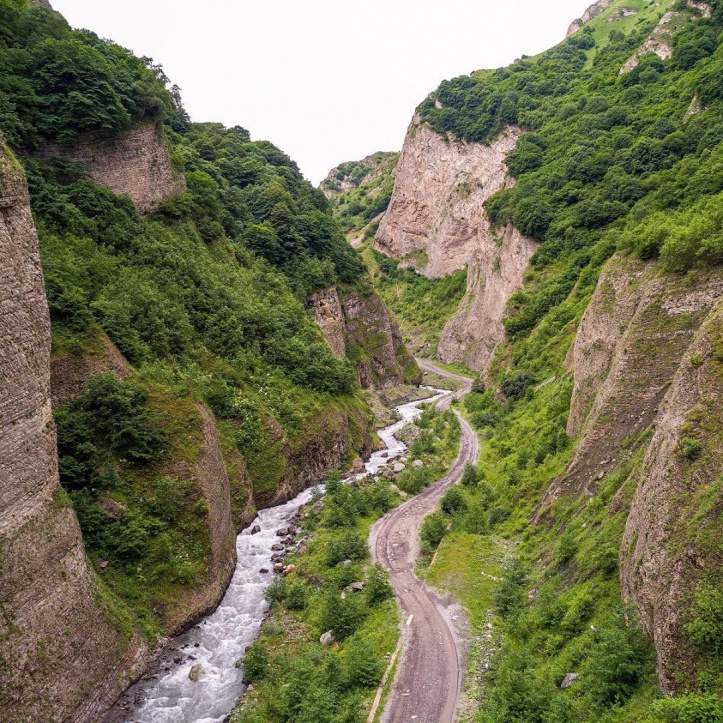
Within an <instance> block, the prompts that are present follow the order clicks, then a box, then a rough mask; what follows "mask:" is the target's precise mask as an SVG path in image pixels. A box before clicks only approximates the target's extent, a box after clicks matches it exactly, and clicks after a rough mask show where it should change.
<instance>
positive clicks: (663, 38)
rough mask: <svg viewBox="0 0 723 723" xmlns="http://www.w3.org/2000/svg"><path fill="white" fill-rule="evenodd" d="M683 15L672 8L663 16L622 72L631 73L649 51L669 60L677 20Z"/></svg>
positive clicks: (671, 53)
mask: <svg viewBox="0 0 723 723" xmlns="http://www.w3.org/2000/svg"><path fill="white" fill-rule="evenodd" d="M680 17H681V13H679V12H676V11H675V10H670V11H668V12H667V13H665V15H663V17H662V18H660V22H659V23H658V25H657V26H656V27H655V29H654V30H653V32H652V33H651V34H650V37H649V38H648V39H647V40H646V41H645V42H644V43H643V44H642V45H641V46H640V47H639V48H638V49H637V50H636V51H635V53H634V54H633V55H632V57H631V58H630V59H629V60H628V61H627V62H626V63H625V65H623V67H622V68H621V69H620V74H621V75H623V74H625V73H629V72H630V71H631V70H633V69H634V68H635V67H636V66H637V65H638V63H639V62H640V59H641V58H642V57H643V56H644V55H647V54H648V53H655V54H656V55H657V56H658V57H659V58H660V59H661V60H668V59H669V58H671V57H672V55H673V35H674V34H675V31H676V30H677V29H678V27H677V24H676V22H675V21H676V20H677V19H678V18H680Z"/></svg>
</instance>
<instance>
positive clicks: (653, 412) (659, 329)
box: [542, 256, 723, 692]
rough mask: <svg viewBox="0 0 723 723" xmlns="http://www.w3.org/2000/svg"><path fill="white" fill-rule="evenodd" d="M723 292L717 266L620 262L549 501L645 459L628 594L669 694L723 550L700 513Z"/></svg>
mask: <svg viewBox="0 0 723 723" xmlns="http://www.w3.org/2000/svg"><path fill="white" fill-rule="evenodd" d="M721 297H723V278H722V277H721V275H720V273H719V272H716V271H709V272H702V271H701V272H696V273H695V274H691V275H688V276H685V277H681V276H673V275H669V274H663V273H661V271H660V269H659V267H658V266H657V265H656V264H654V263H645V262H642V261H638V260H634V259H631V258H628V257H622V256H616V257H614V258H613V259H611V260H610V261H609V262H608V264H607V265H606V267H605V270H604V272H603V273H602V275H601V277H600V279H599V282H598V285H597V288H596V291H595V294H594V296H593V298H592V300H591V302H590V304H589V306H588V307H587V310H586V312H585V314H584V316H583V318H582V321H581V323H580V326H579V329H578V332H577V336H576V340H575V343H574V346H573V348H572V350H571V353H570V355H569V356H568V365H570V366H572V367H573V371H574V391H573V396H572V402H571V407H570V416H569V421H568V433H569V434H570V435H572V436H575V435H579V437H580V440H579V444H578V446H577V449H576V450H575V453H574V454H573V457H572V460H571V462H570V464H569V466H568V468H567V470H566V472H565V474H564V475H562V476H561V477H560V478H558V479H557V480H555V481H554V482H553V484H552V485H551V486H550V488H549V489H548V491H547V493H546V495H545V498H544V499H543V503H542V509H543V510H544V509H545V508H546V507H547V506H549V505H551V504H552V503H554V501H555V500H556V499H558V498H559V497H560V496H561V495H563V494H583V493H584V494H585V495H588V496H594V495H595V494H596V490H597V485H598V483H599V482H600V481H601V480H603V479H605V478H606V476H607V475H609V474H612V473H615V472H617V471H619V470H620V469H624V468H625V467H624V466H623V465H624V464H625V463H630V462H631V461H632V460H633V459H634V458H635V457H636V455H641V454H644V457H643V460H642V464H641V465H640V466H638V467H634V468H633V472H632V476H631V478H630V479H629V480H628V482H626V483H625V484H624V485H623V487H621V489H620V491H619V492H618V494H617V497H616V498H615V499H614V500H613V502H612V510H613V511H614V512H618V511H623V512H625V513H626V514H627V523H626V528H625V535H624V537H623V540H622V544H621V547H620V559H621V583H622V588H623V594H624V596H625V597H626V598H627V599H629V600H632V601H634V602H635V603H636V605H637V607H638V609H639V610H640V612H641V616H642V620H643V624H644V626H645V628H646V630H647V631H648V633H649V634H650V635H651V637H652V638H653V640H654V642H655V647H656V650H657V653H658V661H659V673H660V678H661V685H662V686H663V689H664V690H666V691H668V692H674V691H675V689H676V687H677V685H678V684H679V683H680V681H681V675H682V674H683V673H682V672H681V671H685V669H686V667H689V666H688V662H686V660H689V656H690V650H689V649H688V648H686V645H685V644H684V639H683V636H682V632H681V626H682V624H683V622H685V620H684V619H683V617H682V613H681V611H682V610H684V609H685V608H686V605H687V603H686V605H684V604H683V602H684V598H686V597H687V598H688V600H689V598H690V596H691V594H692V588H693V585H694V582H695V581H696V580H697V579H698V578H699V577H700V575H701V570H703V569H705V568H706V566H707V564H708V562H709V561H710V560H709V558H710V557H711V555H714V554H717V553H715V552H713V551H712V550H711V549H710V546H708V547H706V540H707V538H706V536H705V533H702V534H701V533H700V531H698V530H697V529H696V528H695V526H691V525H690V520H691V519H693V518H695V516H696V514H697V513H698V511H699V509H698V507H697V505H700V504H701V499H702V498H703V496H704V495H705V493H706V490H709V489H710V488H711V486H712V485H713V484H714V483H715V481H716V480H717V479H718V478H719V477H720V474H721V472H722V471H723V465H721V461H720V455H719V454H717V452H716V451H715V450H717V449H718V445H719V444H720V440H721V430H722V429H723V420H722V419H721V414H720V410H719V400H720V394H721V391H722V389H721V369H720V344H721V339H722V338H723V334H722V332H723V316H722V315H723V309H722V308H721V301H720V299H721ZM686 439H689V440H692V441H690V442H688V444H689V445H692V446H690V449H693V450H694V454H691V453H690V451H689V452H688V455H689V457H691V458H690V459H689V458H687V457H686V451H685V450H686V441H685V440H686ZM698 445H700V448H699V447H698ZM698 455H700V459H699V458H698Z"/></svg>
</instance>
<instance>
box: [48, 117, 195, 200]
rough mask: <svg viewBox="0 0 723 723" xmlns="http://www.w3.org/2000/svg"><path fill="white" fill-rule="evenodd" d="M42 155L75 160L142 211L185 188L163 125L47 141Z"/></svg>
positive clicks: (139, 124)
mask: <svg viewBox="0 0 723 723" xmlns="http://www.w3.org/2000/svg"><path fill="white" fill-rule="evenodd" d="M42 156H43V157H45V158H51V157H53V156H57V157H60V158H65V159H67V160H70V161H73V162H74V163H77V164H78V165H79V166H81V167H82V168H84V169H85V170H86V171H87V173H88V175H90V177H91V178H92V179H93V180H94V181H96V182H97V183H100V184H101V185H103V186H107V187H108V188H110V189H111V190H112V191H114V192H115V193H117V194H119V195H125V196H128V197H130V199H131V200H132V201H133V203H135V205H136V207H137V208H138V210H139V211H140V212H141V213H146V212H148V211H150V210H152V209H153V208H155V207H156V206H157V205H158V204H159V203H160V202H161V201H162V200H163V199H164V198H167V197H172V196H177V195H179V194H181V193H183V192H184V190H185V181H184V179H183V175H182V174H181V173H179V172H178V171H176V170H175V169H174V168H173V164H172V162H171V153H170V150H169V147H168V142H167V140H166V137H165V134H164V132H163V127H162V126H161V125H159V124H158V123H155V122H150V121H149V122H145V123H138V124H137V125H135V126H134V127H133V128H131V129H130V130H128V131H125V132H124V133H123V134H122V135H121V136H119V137H114V136H109V135H108V134H107V133H103V132H94V133H85V134H83V135H81V136H79V137H78V138H76V139H74V140H72V141H65V142H55V143H47V144H46V145H45V146H44V147H43V149H42Z"/></svg>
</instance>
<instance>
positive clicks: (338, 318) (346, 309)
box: [307, 286, 421, 389]
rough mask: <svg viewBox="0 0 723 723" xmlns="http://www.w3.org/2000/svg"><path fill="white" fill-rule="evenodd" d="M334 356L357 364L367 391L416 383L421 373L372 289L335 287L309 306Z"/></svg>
mask: <svg viewBox="0 0 723 723" xmlns="http://www.w3.org/2000/svg"><path fill="white" fill-rule="evenodd" d="M307 306H308V308H309V309H310V310H311V312H312V313H313V316H314V320H315V321H316V323H317V324H318V326H319V327H320V328H321V330H322V332H323V334H324V337H325V338H326V340H327V342H328V343H329V346H330V347H331V349H332V351H333V352H334V354H335V355H336V356H337V357H338V358H339V359H343V358H344V357H345V356H346V357H348V358H349V360H350V361H351V362H352V363H353V364H354V366H355V368H356V371H357V378H358V380H359V383H360V385H361V386H362V388H363V389H385V388H388V387H394V386H397V385H399V384H415V383H419V381H420V380H421V372H420V371H419V368H418V367H417V363H416V362H415V360H414V358H413V357H412V355H411V354H410V353H409V352H408V351H407V349H406V347H405V346H404V340H403V339H402V334H401V332H400V330H399V325H398V324H397V321H396V319H395V318H394V316H393V314H392V313H391V311H389V309H388V308H387V306H386V305H385V304H384V302H383V301H382V299H381V297H380V296H379V295H378V294H377V293H375V292H372V291H370V290H368V291H366V292H364V293H362V292H359V291H350V290H346V289H345V290H343V301H342V300H341V299H340V298H339V293H338V291H337V288H336V287H335V286H331V287H329V288H327V289H322V290H321V291H317V292H316V293H315V294H313V296H312V297H311V298H310V299H309V302H308V304H307Z"/></svg>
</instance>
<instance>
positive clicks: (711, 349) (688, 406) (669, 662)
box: [621, 297, 723, 692]
mask: <svg viewBox="0 0 723 723" xmlns="http://www.w3.org/2000/svg"><path fill="white" fill-rule="evenodd" d="M722 341H723V303H721V301H720V297H719V299H718V301H717V303H716V306H715V308H714V309H713V311H712V312H711V313H710V314H709V315H708V316H707V318H706V320H705V321H704V323H703V324H702V325H701V326H700V328H699V330H698V333H697V334H696V337H695V339H694V340H693V343H692V344H691V345H690V347H689V348H688V350H687V354H686V357H685V358H684V359H683V361H682V363H681V364H680V365H679V367H678V370H677V372H676V374H675V376H674V378H673V380H672V384H671V386H670V390H669V391H668V393H667V394H666V396H665V400H664V402H663V403H662V405H661V408H660V413H659V415H658V419H657V424H656V430H655V435H654V436H653V439H652V441H651V443H650V446H649V448H648V451H647V453H646V455H645V459H644V460H643V464H642V468H641V469H640V471H639V472H638V473H637V475H636V478H635V481H636V483H637V486H636V492H635V497H634V498H633V503H632V508H631V510H630V514H629V516H628V520H627V524H626V527H625V535H624V537H623V542H622V545H621V562H622V566H621V582H622V587H623V594H624V595H625V596H626V597H627V598H628V599H632V600H634V601H635V602H636V604H637V606H638V609H639V610H640V613H641V615H642V619H643V622H644V624H645V627H646V629H647V630H648V632H649V633H650V634H651V636H652V638H653V641H654V643H655V648H656V651H657V654H658V661H659V664H660V669H659V672H660V678H661V684H662V687H663V689H664V690H665V691H667V692H675V691H676V689H677V688H679V687H680V686H681V685H682V684H685V683H690V680H689V676H690V675H691V667H692V666H691V665H690V659H691V657H692V656H691V652H692V651H691V650H690V644H689V642H688V641H687V640H685V638H684V636H683V635H682V631H681V628H682V625H683V624H684V623H686V622H689V621H690V620H691V619H693V617H694V614H693V613H691V612H690V611H689V606H690V600H691V598H692V597H693V591H694V588H695V584H696V583H697V582H699V581H701V580H705V579H706V573H707V571H708V570H715V569H716V565H718V564H719V560H720V543H719V537H718V535H717V534H716V528H717V529H719V524H720V517H719V514H720V508H718V512H717V514H716V512H715V511H714V510H713V509H711V505H710V502H708V501H707V500H710V499H714V497H712V495H715V486H716V484H717V482H718V481H719V480H720V479H721V474H723V457H721V454H720V449H721V444H722V443H723V416H722V415H721V410H720V400H721V395H723V384H722V380H723V373H722V372H723V368H722V364H721V360H722V358H723V357H722V356H721V343H722ZM695 445H699V447H698V446H695ZM718 499H719V498H718ZM693 521H697V523H693V524H692V522H693Z"/></svg>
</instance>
